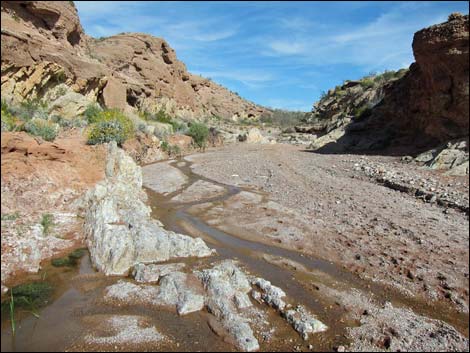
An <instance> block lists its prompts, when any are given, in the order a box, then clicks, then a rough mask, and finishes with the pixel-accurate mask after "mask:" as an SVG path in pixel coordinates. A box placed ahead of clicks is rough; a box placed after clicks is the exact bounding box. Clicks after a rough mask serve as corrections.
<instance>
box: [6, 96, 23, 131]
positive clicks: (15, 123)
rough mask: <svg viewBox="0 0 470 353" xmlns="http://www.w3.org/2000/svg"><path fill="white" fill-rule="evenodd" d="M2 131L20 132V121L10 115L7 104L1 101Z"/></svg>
mask: <svg viewBox="0 0 470 353" xmlns="http://www.w3.org/2000/svg"><path fill="white" fill-rule="evenodd" d="M1 120H2V131H19V130H21V125H22V121H21V120H20V119H19V118H17V117H16V116H15V115H13V114H12V112H11V109H10V107H9V106H8V104H7V102H6V101H5V100H3V99H2V113H1Z"/></svg>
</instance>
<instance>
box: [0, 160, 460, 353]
mask: <svg viewBox="0 0 470 353" xmlns="http://www.w3.org/2000/svg"><path fill="white" fill-rule="evenodd" d="M173 166H175V167H178V168H179V169H180V170H181V171H182V172H183V173H184V174H185V175H186V176H187V177H188V182H187V183H186V184H185V185H184V187H183V189H182V190H179V191H178V192H174V193H171V194H168V195H165V196H163V195H160V194H157V193H155V192H153V191H152V190H150V189H146V191H147V194H148V196H149V203H150V205H151V206H152V210H153V216H154V217H156V218H158V219H160V220H161V221H162V223H163V224H164V225H165V227H166V228H167V229H170V230H173V231H176V232H180V233H185V234H190V235H193V236H202V237H203V238H204V240H206V241H207V242H208V243H209V244H210V246H211V247H213V248H215V249H216V250H217V256H215V257H211V258H208V259H182V261H184V262H186V263H187V264H188V265H191V266H196V267H197V266H202V267H204V266H208V265H209V264H210V263H211V262H213V261H216V260H220V259H225V258H228V259H238V260H239V261H240V263H241V265H242V266H243V267H244V268H245V269H246V270H247V271H248V272H250V273H252V274H254V275H258V276H261V277H263V278H266V279H268V280H270V281H271V282H272V283H273V284H274V285H277V286H280V287H282V288H283V289H284V290H285V291H286V293H287V295H288V297H289V298H290V299H291V302H294V303H300V304H304V305H305V306H307V307H308V308H309V309H310V310H311V311H312V312H313V313H315V314H316V315H317V316H318V318H319V319H320V320H321V321H323V322H324V323H325V324H327V325H328V326H329V330H328V331H326V332H324V333H319V334H315V335H311V337H310V339H309V340H308V341H303V340H301V339H300V337H299V335H298V334H297V333H296V332H295V331H294V330H293V329H292V328H290V326H288V325H287V324H286V323H285V322H284V321H283V319H281V318H280V317H279V315H277V314H276V313H275V312H274V311H273V310H271V309H269V310H268V313H267V315H268V321H269V322H270V323H271V325H272V326H274V327H275V328H276V330H277V331H276V336H275V337H274V338H273V339H272V341H271V343H270V344H269V345H267V344H263V341H262V340H261V339H260V345H261V348H262V350H269V351H291V350H292V349H293V348H294V347H297V349H300V350H309V348H308V346H309V345H310V344H311V345H313V347H314V350H316V351H331V350H332V349H333V347H335V346H338V345H345V344H347V343H348V342H347V340H346V336H345V333H346V328H347V327H351V326H354V325H356V324H357V323H356V322H353V321H351V320H348V315H347V312H346V310H345V309H344V308H343V307H342V306H341V305H338V304H337V303H335V301H334V300H333V299H331V298H329V297H328V295H326V294H325V293H323V292H322V290H318V287H317V286H316V285H315V284H318V285H324V286H327V287H329V288H335V289H340V290H347V289H351V288H358V289H362V290H364V291H367V292H369V293H372V294H373V295H374V296H375V297H376V299H378V300H389V301H391V302H392V303H394V304H395V305H397V306H406V307H411V308H413V310H415V311H416V312H418V313H421V314H424V315H426V316H429V317H434V318H437V319H441V320H444V321H447V322H449V323H450V324H452V325H453V326H454V327H456V328H457V329H459V331H461V332H462V333H464V334H466V335H467V336H468V320H467V316H466V315H463V314H459V313H455V312H453V311H450V310H449V309H448V308H446V307H440V306H439V305H433V306H432V307H431V306H429V305H428V304H426V303H425V301H421V300H419V299H409V298H407V297H404V296H402V295H400V294H399V293H395V292H394V291H391V290H389V289H385V288H382V287H380V286H379V285H377V284H374V283H369V282H366V281H363V280H360V279H359V278H358V277H356V276H355V275H352V274H350V273H349V272H347V271H344V270H342V269H341V268H339V267H337V266H336V265H334V264H332V263H330V262H328V261H325V260H321V259H315V258H312V257H309V256H306V255H302V254H300V253H298V252H295V251H290V250H286V249H283V248H280V247H276V246H269V245H265V244H261V243H257V242H252V241H247V240H243V239H240V238H238V237H236V236H235V235H233V234H229V232H222V231H220V230H217V229H215V228H212V227H210V226H209V225H207V224H206V223H205V222H204V219H203V217H201V218H198V217H196V216H193V215H191V214H190V213H189V212H188V209H189V208H190V207H191V206H193V205H197V204H200V203H206V202H214V203H218V202H222V201H224V200H226V199H228V198H229V197H230V196H233V195H235V194H237V193H239V192H240V191H241V190H242V189H240V188H237V187H233V186H228V185H223V184H220V183H217V182H214V181H212V180H209V179H206V178H203V177H201V176H199V175H196V174H194V173H192V171H191V168H190V163H189V162H187V163H185V164H184V165H182V164H181V163H180V164H179V166H177V163H176V162H175V163H173ZM198 180H204V181H208V182H210V183H213V184H216V185H219V186H222V187H223V188H224V189H225V193H224V194H223V195H221V196H217V197H214V198H212V199H207V198H206V199H204V200H202V201H194V202H189V203H177V202H173V201H171V199H172V198H173V197H174V196H176V195H178V194H179V193H181V192H182V191H183V190H184V189H186V188H188V187H189V186H190V185H192V184H193V183H194V182H196V181H198ZM247 191H251V192H252V190H247ZM263 255H272V256H277V257H282V258H284V259H289V260H293V261H295V262H297V263H300V264H302V265H303V266H305V267H306V268H307V269H309V270H312V273H304V272H298V271H294V270H292V269H289V268H286V267H283V266H278V265H274V264H271V263H269V262H267V261H266V260H264V259H263ZM119 279H121V278H117V277H104V276H102V275H100V274H98V273H96V272H95V271H94V269H93V268H92V266H91V262H90V259H89V256H88V255H86V256H84V257H83V258H82V259H81V260H80V262H79V264H78V265H77V266H76V267H73V268H55V267H53V266H51V265H47V264H46V265H45V266H44V267H43V270H42V271H41V272H40V273H38V274H37V275H33V276H31V278H30V280H31V281H37V280H45V281H47V282H49V283H50V284H52V285H53V287H54V293H53V295H52V296H51V298H50V300H49V304H48V305H47V306H45V307H44V308H42V309H37V310H36V312H37V315H36V316H38V317H36V316H35V315H33V314H31V313H30V312H26V311H24V310H21V309H16V310H15V319H16V334H15V335H12V331H11V325H10V320H9V317H8V313H6V315H3V314H2V331H1V338H2V340H1V349H2V351H63V350H71V351H74V350H79V351H80V350H82V351H83V350H135V351H233V350H234V347H233V346H231V345H230V344H228V343H226V342H225V341H224V338H223V337H219V336H217V335H216V334H214V332H213V331H212V330H211V329H210V327H209V325H208V321H209V319H210V316H209V314H208V313H206V312H204V311H203V312H197V313H193V314H190V315H187V316H184V317H179V316H177V315H176V313H175V312H174V311H172V310H165V309H159V310H156V309H151V308H146V307H141V306H130V307H125V308H123V307H110V306H109V305H105V304H103V303H102V295H103V290H104V288H106V287H107V286H108V285H110V284H113V283H115V282H116V281H118V280H119ZM312 284H314V285H312ZM100 315H139V316H145V317H146V318H149V320H150V323H151V324H152V325H154V326H155V327H156V328H157V330H158V331H159V332H160V333H162V334H164V335H165V336H167V337H168V338H169V340H168V341H165V342H162V343H160V344H158V345H157V346H155V345H129V346H126V345H122V344H120V345H118V346H114V345H111V346H107V347H103V346H99V347H98V346H93V345H90V344H88V343H87V342H86V341H85V340H84V337H85V336H87V335H89V334H93V332H94V331H96V330H98V329H99V325H98V326H90V325H89V322H90V320H89V319H90V318H93V317H95V318H100V317H101V316H100ZM95 321H96V320H95ZM258 338H259V337H258Z"/></svg>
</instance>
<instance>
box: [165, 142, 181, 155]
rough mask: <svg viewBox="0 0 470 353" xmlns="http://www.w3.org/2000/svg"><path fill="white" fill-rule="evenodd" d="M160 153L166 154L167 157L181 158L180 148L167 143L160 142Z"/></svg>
mask: <svg viewBox="0 0 470 353" xmlns="http://www.w3.org/2000/svg"><path fill="white" fill-rule="evenodd" d="M161 148H162V151H164V152H166V153H168V155H169V156H177V157H180V156H181V148H180V146H178V145H170V144H169V143H168V142H167V141H162V144H161Z"/></svg>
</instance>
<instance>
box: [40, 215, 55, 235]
mask: <svg viewBox="0 0 470 353" xmlns="http://www.w3.org/2000/svg"><path fill="white" fill-rule="evenodd" d="M41 225H42V230H43V232H44V234H49V232H50V230H51V228H52V226H53V225H54V216H53V215H51V214H50V213H44V214H43V215H42V218H41Z"/></svg>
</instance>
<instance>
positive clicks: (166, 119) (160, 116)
mask: <svg viewBox="0 0 470 353" xmlns="http://www.w3.org/2000/svg"><path fill="white" fill-rule="evenodd" d="M150 116H151V118H150V119H151V120H155V121H158V122H160V123H164V124H171V121H172V119H171V116H170V115H168V114H167V113H166V112H165V111H164V110H159V111H158V113H157V114H155V115H150Z"/></svg>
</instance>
